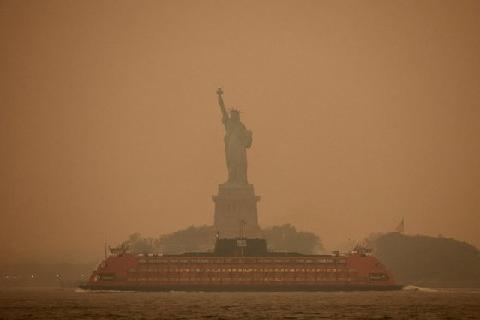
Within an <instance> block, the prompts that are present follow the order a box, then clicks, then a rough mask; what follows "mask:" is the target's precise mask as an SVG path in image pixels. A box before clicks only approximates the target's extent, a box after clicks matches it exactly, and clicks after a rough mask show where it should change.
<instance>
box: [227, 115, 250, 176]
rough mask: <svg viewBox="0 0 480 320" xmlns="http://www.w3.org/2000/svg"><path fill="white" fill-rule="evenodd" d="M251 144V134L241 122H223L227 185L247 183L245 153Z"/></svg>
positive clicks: (228, 120)
mask: <svg viewBox="0 0 480 320" xmlns="http://www.w3.org/2000/svg"><path fill="white" fill-rule="evenodd" d="M251 144H252V132H251V131H249V130H247V128H245V126H244V125H243V123H242V122H240V121H233V120H232V119H226V121H225V158H226V162H227V168H228V182H229V183H240V184H245V183H247V151H246V149H247V148H249V147H250V146H251Z"/></svg>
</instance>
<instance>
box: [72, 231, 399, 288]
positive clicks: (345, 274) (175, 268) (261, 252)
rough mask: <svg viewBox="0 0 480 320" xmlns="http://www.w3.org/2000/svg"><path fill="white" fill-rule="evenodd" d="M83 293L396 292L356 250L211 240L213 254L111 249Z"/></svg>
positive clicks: (373, 260)
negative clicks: (313, 250)
mask: <svg viewBox="0 0 480 320" xmlns="http://www.w3.org/2000/svg"><path fill="white" fill-rule="evenodd" d="M80 287H81V288H83V289H89V290H133V291H334V290H335V291H336V290H339V291H345V290H398V289H400V288H401V287H402V286H400V285H398V284H396V283H395V281H394V279H393V275H392V274H391V273H390V272H389V271H388V270H387V269H386V268H385V266H384V265H383V264H382V263H380V262H379V261H378V260H377V259H376V258H375V257H373V256H371V255H369V254H368V253H367V252H366V251H365V250H362V249H361V248H358V249H357V250H354V251H352V252H350V253H348V254H339V253H338V252H334V254H332V255H303V254H299V253H291V252H269V251H267V244H266V241H265V240H264V239H246V238H234V239H217V241H216V243H215V249H214V251H213V252H192V253H184V254H179V255H157V254H140V255H134V254H131V253H128V252H126V250H123V249H122V250H120V249H115V250H112V254H111V255H110V256H109V257H107V258H106V259H105V260H104V261H102V263H101V264H100V265H99V266H98V268H97V270H95V271H94V272H93V273H92V275H91V276H90V279H89V281H88V282H87V283H84V284H82V285H81V286H80Z"/></svg>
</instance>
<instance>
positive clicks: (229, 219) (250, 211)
mask: <svg viewBox="0 0 480 320" xmlns="http://www.w3.org/2000/svg"><path fill="white" fill-rule="evenodd" d="M259 200H260V197H259V196H256V195H255V191H254V189H253V185H252V184H233V183H224V184H220V185H219V186H218V195H217V196H213V202H215V216H214V225H215V228H216V229H217V231H218V232H219V235H220V237H221V238H236V237H240V236H245V237H247V238H258V237H260V236H261V232H260V227H259V226H258V217H257V202H258V201H259Z"/></svg>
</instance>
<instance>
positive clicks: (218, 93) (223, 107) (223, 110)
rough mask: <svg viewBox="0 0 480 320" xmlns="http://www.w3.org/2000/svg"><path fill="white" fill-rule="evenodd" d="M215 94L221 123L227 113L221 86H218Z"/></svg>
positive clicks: (225, 118) (226, 117)
mask: <svg viewBox="0 0 480 320" xmlns="http://www.w3.org/2000/svg"><path fill="white" fill-rule="evenodd" d="M217 95H218V105H219V106H220V111H221V112H222V121H223V123H225V122H226V121H227V120H228V113H227V110H225V103H224V102H223V90H222V88H218V90H217Z"/></svg>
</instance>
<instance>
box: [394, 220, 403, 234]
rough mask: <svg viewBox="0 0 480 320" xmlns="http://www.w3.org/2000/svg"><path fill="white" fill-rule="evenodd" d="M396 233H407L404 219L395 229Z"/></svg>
mask: <svg viewBox="0 0 480 320" xmlns="http://www.w3.org/2000/svg"><path fill="white" fill-rule="evenodd" d="M395 232H400V233H404V232H405V220H404V219H403V218H402V221H400V224H399V225H398V226H397V227H396V228H395Z"/></svg>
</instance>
